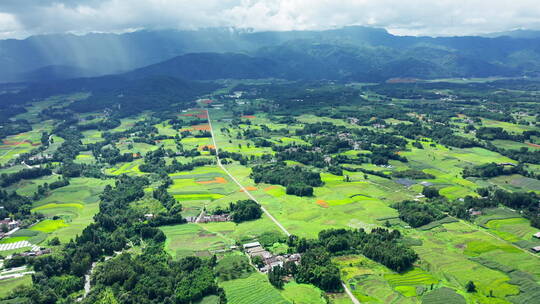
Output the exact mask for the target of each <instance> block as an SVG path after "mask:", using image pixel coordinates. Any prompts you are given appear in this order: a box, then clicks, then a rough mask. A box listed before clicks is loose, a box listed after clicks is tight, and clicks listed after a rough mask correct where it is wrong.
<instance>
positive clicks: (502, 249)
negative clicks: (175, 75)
mask: <svg viewBox="0 0 540 304" xmlns="http://www.w3.org/2000/svg"><path fill="white" fill-rule="evenodd" d="M375 97H378V96H377V95H372V96H371V97H370V98H371V99H373V98H375ZM58 102H65V100H63V101H60V100H51V101H50V103H49V105H54V104H57V103H58ZM201 102H202V101H200V102H199V103H200V104H201ZM245 102H250V101H249V100H245ZM259 102H266V101H259ZM396 102H399V100H398V101H396ZM201 106H203V107H204V106H208V105H206V104H201ZM350 110H354V107H350ZM39 111H41V110H39ZM39 111H38V110H36V109H34V108H32V109H31V111H29V112H28V113H25V116H24V117H27V118H32V117H34V118H32V119H33V120H32V123H33V124H34V123H35V120H36V118H35V116H36V114H37V113H39ZM210 113H211V115H212V118H213V120H212V125H213V131H214V133H215V136H216V138H215V140H216V145H217V146H218V147H219V150H220V151H227V152H232V153H239V154H241V155H242V156H244V157H247V159H250V160H253V159H256V157H257V156H261V155H275V153H276V152H275V151H274V150H273V149H272V147H268V146H267V147H263V146H260V147H257V146H256V145H255V142H256V140H254V139H253V138H250V137H248V136H243V135H242V134H244V133H245V132H247V131H248V130H250V129H251V130H256V131H257V132H260V133H258V135H259V136H257V137H262V138H264V139H266V140H268V141H269V142H270V143H272V144H274V145H276V146H287V145H305V146H309V145H310V138H309V136H298V135H296V133H295V130H299V129H302V128H303V127H304V126H305V125H306V124H312V123H319V122H330V123H333V124H335V125H337V126H343V127H346V128H348V129H358V128H368V129H369V130H375V131H377V132H379V131H380V132H389V133H390V132H392V131H391V130H388V129H387V130H378V129H376V128H374V127H373V126H359V125H356V124H352V123H350V122H349V120H348V119H338V118H329V117H322V116H317V115H314V114H303V115H299V116H296V117H295V119H296V120H294V122H291V123H278V122H276V119H275V117H274V116H273V115H270V114H267V113H258V112H256V113H254V114H249V115H238V113H235V114H233V113H232V112H229V111H226V110H218V109H212V110H210ZM149 115H150V114H149V113H144V114H141V115H139V116H136V117H129V118H123V119H121V124H120V126H118V127H116V128H114V129H112V130H108V131H107V132H119V131H125V130H128V129H129V128H131V127H132V126H134V125H135V123H137V122H138V121H141V120H142V119H145V118H147V117H148V116H149ZM178 117H179V118H181V119H182V120H183V121H185V122H186V123H187V124H186V125H182V128H181V129H180V130H176V129H174V128H173V127H171V125H170V124H168V122H167V121H163V122H161V123H157V124H155V125H154V127H155V128H157V130H158V134H157V135H160V136H166V137H169V138H167V139H160V140H156V141H155V144H148V143H140V142H134V141H133V139H132V138H129V136H128V138H122V139H120V140H118V141H117V142H115V143H114V144H111V146H113V145H114V147H116V148H118V149H119V151H120V153H133V154H137V157H138V158H137V159H135V160H133V161H131V162H121V163H116V164H114V165H109V164H106V163H101V162H100V160H99V159H96V158H94V156H93V153H92V152H91V151H90V150H86V151H82V152H80V153H79V154H78V155H77V156H76V157H75V159H74V162H75V163H77V164H83V165H93V164H99V165H100V169H101V172H102V173H103V179H97V178H87V177H76V178H70V184H69V185H68V186H65V187H61V188H57V189H54V190H51V191H50V192H49V193H48V194H47V195H45V196H44V197H40V198H39V199H36V200H35V202H34V204H33V206H32V209H31V211H32V212H36V213H37V212H39V213H41V214H43V215H44V216H45V219H43V220H42V221H40V222H39V223H37V224H35V225H32V226H30V227H26V228H25V229H21V230H19V231H18V232H17V233H15V234H14V235H12V236H11V237H9V238H5V239H2V240H0V244H9V243H15V242H20V241H28V242H30V243H31V244H39V245H42V246H46V244H47V242H46V241H47V240H50V239H52V238H54V237H58V238H59V239H60V241H61V242H62V243H64V244H65V243H67V242H68V241H69V240H70V239H72V238H74V237H75V236H76V235H77V234H79V233H81V231H82V230H83V229H84V228H85V227H86V226H87V225H89V224H90V223H92V222H93V216H94V215H95V214H96V213H97V212H98V211H99V203H100V202H99V194H100V193H101V192H102V190H103V188H104V187H105V186H106V185H112V184H113V183H114V178H116V177H119V176H121V175H123V174H125V175H131V176H142V175H144V176H146V177H148V178H149V180H150V182H151V185H150V186H148V188H146V189H144V190H145V193H146V195H145V196H144V198H143V199H141V200H138V201H135V202H131V204H130V205H131V206H132V207H133V208H134V209H135V210H138V211H140V212H142V213H144V214H147V213H153V214H155V213H159V212H160V211H164V207H163V205H161V203H160V202H159V201H158V200H156V199H155V198H153V197H152V190H153V189H154V188H155V187H156V185H158V182H159V177H158V176H157V174H153V173H144V172H142V171H141V170H140V167H141V165H143V164H144V163H145V159H144V156H145V155H146V154H147V153H148V152H150V151H153V150H156V149H158V148H159V147H160V146H163V147H164V148H165V149H168V150H171V151H173V152H181V150H180V149H179V148H178V146H177V139H172V138H171V137H173V136H176V135H177V134H180V133H181V132H182V131H190V132H192V133H196V132H199V131H209V130H210V129H209V128H210V125H209V124H206V123H201V121H199V120H198V121H197V122H196V123H195V122H193V120H192V119H195V118H196V119H205V118H207V116H206V112H205V111H204V110H201V109H191V110H188V111H185V112H182V113H179V114H178ZM335 117H339V116H335ZM373 119H374V118H373ZM456 119H457V118H456ZM233 121H234V124H233ZM384 121H385V123H387V124H388V125H389V126H393V125H396V124H399V123H407V124H408V123H410V122H409V121H406V120H398V119H394V118H386V119H385V120H384ZM459 121H461V120H459ZM458 126H459V127H463V126H465V123H462V122H460V123H458ZM476 126H477V127H479V126H480V125H479V124H478V125H476ZM482 126H490V127H502V128H503V129H505V130H507V131H508V132H511V133H512V134H521V133H522V132H523V131H527V130H533V129H535V127H533V126H525V125H517V124H512V123H506V122H500V121H495V120H489V119H482ZM52 127H53V124H52V123H50V122H45V123H44V124H42V125H41V126H38V125H37V124H34V129H33V130H32V131H29V132H25V133H21V134H17V135H13V136H10V137H7V138H6V139H4V140H3V142H2V143H0V165H2V164H6V163H7V162H9V161H10V160H12V159H14V158H16V157H17V155H18V154H21V153H26V152H28V151H30V150H31V149H33V148H36V147H39V145H40V144H39V142H40V136H41V131H42V129H43V130H51V129H52ZM390 128H391V127H390ZM283 130H285V131H283ZM82 134H83V136H84V137H83V139H82V143H83V144H91V143H97V142H100V141H102V140H103V139H104V138H103V132H102V131H98V130H88V131H83V132H82ZM459 134H460V136H463V137H466V138H469V139H471V138H474V134H472V133H465V132H463V131H462V130H461V131H459ZM154 135H156V134H154ZM193 135H194V134H191V135H188V136H184V137H182V138H181V140H180V143H181V145H182V146H183V148H184V150H191V149H196V150H198V151H200V152H201V155H200V156H196V157H190V156H187V155H186V154H184V155H180V156H179V155H178V154H181V153H178V154H176V155H175V154H173V153H171V154H169V155H168V156H167V157H165V158H164V159H165V162H166V164H170V163H171V162H172V161H173V159H176V160H177V161H179V162H181V163H187V162H191V161H193V160H194V159H196V158H206V159H210V158H213V156H212V155H210V152H208V151H206V150H208V149H207V148H209V149H214V148H215V146H214V142H213V141H212V138H210V137H195V136H193ZM162 138H165V137H162ZM53 139H54V142H55V143H54V144H53V145H51V146H50V147H49V148H48V149H47V150H46V152H47V153H54V151H56V149H58V147H59V146H60V145H61V143H62V142H63V140H62V139H61V138H59V137H53ZM532 140H533V141H534V140H536V139H534V138H533V139H532ZM407 142H408V144H407V145H406V148H405V149H403V150H400V151H399V152H397V153H398V154H399V155H401V156H404V157H406V158H407V160H408V161H407V162H401V161H397V160H390V161H389V163H388V165H385V166H380V165H375V164H372V163H367V162H363V163H355V164H352V165H350V168H353V169H350V170H351V171H347V170H345V171H344V172H343V176H338V175H334V174H332V173H329V172H328V170H325V169H321V168H316V167H312V166H310V165H307V164H302V163H300V162H298V161H293V160H288V161H287V162H286V163H287V165H289V166H293V165H297V166H301V167H304V168H308V169H310V170H314V171H316V172H319V173H320V176H321V179H322V181H323V183H324V184H323V185H322V186H320V187H315V188H314V194H313V196H308V197H306V196H303V197H300V196H295V195H288V194H287V193H286V188H285V187H283V186H281V185H277V184H266V183H259V184H256V183H255V182H254V181H253V179H252V178H251V177H250V174H251V172H252V169H251V168H250V166H251V164H250V165H242V164H240V162H238V161H232V160H231V159H228V161H227V162H226V164H225V168H226V170H227V171H229V172H230V174H232V175H233V176H234V177H235V178H236V179H237V180H238V181H239V182H240V183H241V184H242V185H243V186H244V187H246V188H247V189H248V191H249V192H250V193H251V194H252V195H253V196H254V197H255V198H256V199H257V200H258V201H259V202H260V203H261V204H262V205H263V206H264V207H265V209H266V210H268V212H269V213H271V214H272V216H273V217H275V218H276V219H277V220H278V221H279V223H281V224H282V225H283V226H284V227H285V228H286V229H287V230H288V231H289V232H291V233H292V234H295V235H297V236H300V237H306V238H316V237H317V236H318V234H319V232H320V231H322V230H324V229H331V228H350V229H360V228H362V229H366V230H368V231H369V230H371V229H373V228H376V227H381V226H383V225H387V226H389V227H391V229H397V230H399V231H400V233H401V234H402V235H403V236H404V238H405V239H406V241H407V242H408V243H411V244H413V245H412V248H413V249H414V251H415V252H416V253H417V254H418V256H419V259H418V260H417V262H416V263H415V264H414V266H413V267H412V268H411V269H409V270H407V271H405V272H403V273H396V272H394V271H392V270H390V269H388V268H386V267H384V266H382V265H381V264H379V263H376V262H374V261H372V260H370V259H368V258H366V257H364V256H362V255H360V254H355V255H345V256H338V257H334V258H333V261H334V262H335V263H336V264H337V266H338V267H339V270H340V273H341V277H342V280H343V282H344V283H345V284H346V285H347V286H348V287H349V289H350V290H351V292H352V293H353V295H354V296H355V297H356V298H357V299H358V300H359V301H360V302H361V303H406V304H408V303H411V304H412V303H427V304H431V303H434V304H438V303H456V304H462V303H485V304H488V303H497V304H498V303H527V300H530V299H531V298H530V297H531V296H530V295H531V294H533V295H534V294H535V293H534V292H536V291H535V290H538V289H539V288H540V285H539V284H538V282H540V256H539V255H538V254H535V253H533V252H531V251H530V248H531V247H533V246H540V240H538V239H535V238H533V237H532V235H533V234H534V233H536V232H538V231H539V229H536V228H533V227H532V226H531V222H530V221H529V220H528V219H526V218H524V217H523V214H521V213H519V212H517V211H514V210H511V209H509V208H506V207H504V208H503V207H498V208H491V209H483V210H482V212H481V214H480V215H479V216H476V217H473V218H472V219H471V220H470V221H464V220H460V219H457V218H454V217H451V216H446V215H445V216H446V217H445V218H444V219H442V220H439V221H436V222H432V223H430V224H428V225H424V226H422V227H419V228H417V229H414V228H411V227H410V226H409V225H408V224H407V223H406V222H404V221H402V220H401V219H400V218H399V213H398V211H397V210H396V209H394V208H392V207H391V206H392V205H393V204H394V203H396V202H400V201H403V200H416V201H418V202H419V203H423V202H425V198H424V197H423V196H421V195H420V193H421V192H422V189H423V187H424V186H423V185H422V183H424V184H426V183H428V184H429V185H432V186H433V187H435V188H436V189H437V190H438V191H439V193H440V195H441V196H443V197H445V198H446V199H448V201H449V202H450V203H452V202H457V201H458V200H460V199H463V198H464V197H466V196H475V197H477V196H478V194H477V192H476V190H477V189H478V188H480V187H497V188H501V189H504V190H507V191H534V192H536V193H540V181H539V180H538V179H537V178H534V176H531V175H529V177H526V176H523V175H517V174H514V175H501V176H497V177H493V178H471V177H469V178H464V177H463V176H462V171H463V169H465V168H468V167H472V166H478V165H482V164H486V163H491V162H494V163H517V161H516V160H514V159H511V158H509V157H506V156H504V155H502V154H500V153H497V152H493V151H490V150H487V149H484V148H480V147H475V148H452V147H447V146H443V145H440V144H437V143H435V142H434V141H433V140H432V139H430V138H424V139H422V147H423V148H422V149H420V148H418V147H416V146H415V145H413V141H411V140H410V139H407ZM150 143H152V142H150ZM493 144H494V145H496V146H498V147H502V148H504V149H521V148H525V147H527V148H529V149H536V147H533V146H531V145H528V144H527V143H521V142H516V141H510V140H494V141H493ZM364 148H365V147H362V149H364ZM358 153H364V154H369V153H371V152H370V151H367V150H360V149H358V150H347V151H345V150H340V151H339V152H338V153H335V154H333V155H332V156H337V155H338V154H339V155H341V156H348V157H355V156H356V155H357V154H358ZM139 157H140V158H139ZM260 162H261V163H264V162H263V161H260ZM52 166H53V169H55V170H57V169H58V167H59V166H58V164H53V165H52ZM24 168H25V166H24V164H14V166H12V167H5V168H0V173H14V172H17V171H20V170H21V169H24ZM526 168H528V170H529V171H531V172H536V171H538V170H540V166H539V165H534V164H527V166H526ZM358 169H359V170H358ZM360 170H363V171H364V172H362V171H360ZM366 170H367V171H366ZM404 170H417V171H421V172H424V173H427V174H431V175H433V178H429V179H407V181H406V182H403V181H402V182H399V181H398V180H397V179H395V178H383V177H380V176H377V175H376V174H377V172H379V173H385V174H388V175H391V174H393V173H395V172H397V171H404ZM353 171H354V172H353ZM372 171H376V172H372ZM168 175H169V177H170V178H171V181H172V183H171V185H170V186H169V188H168V189H167V190H168V192H169V193H170V194H171V195H172V196H173V197H174V199H175V200H176V201H177V202H179V203H180V204H181V205H182V207H183V208H182V216H183V217H184V218H185V217H196V216H198V215H199V214H201V212H203V211H205V212H211V211H212V210H214V209H216V208H218V207H219V208H226V207H227V206H229V203H231V202H236V201H238V200H244V199H247V198H248V196H247V195H246V193H244V192H243V191H241V190H240V188H239V187H238V185H237V184H236V183H235V182H234V181H233V179H231V178H230V177H229V175H228V174H227V173H226V172H225V171H224V170H223V169H221V168H220V167H219V166H217V164H209V165H205V166H200V167H196V168H194V169H193V170H189V171H181V172H175V173H169V174H168ZM345 176H347V177H348V181H346V179H345ZM59 178H60V175H58V174H53V175H50V176H44V177H40V178H36V179H31V180H21V181H19V182H17V183H15V184H13V185H11V186H9V187H7V190H9V191H17V193H19V194H21V195H25V196H32V195H33V194H34V192H36V191H37V189H38V187H39V186H43V185H44V184H45V183H47V184H50V183H52V182H54V181H57V180H58V179H59ZM159 229H161V231H163V233H164V234H165V236H166V241H165V244H164V247H165V250H166V251H167V252H168V253H169V254H170V255H171V256H172V257H173V258H174V259H180V258H182V257H186V256H200V257H210V256H212V255H213V254H217V256H218V257H219V258H223V257H224V256H227V255H228V254H229V253H231V252H232V254H237V255H242V256H244V255H243V253H242V252H239V251H235V250H234V249H231V246H234V245H239V244H243V243H246V242H251V241H255V240H258V239H259V238H260V236H261V235H263V234H265V233H268V232H274V233H281V230H280V229H279V228H278V227H277V226H276V225H275V223H274V222H272V221H271V220H270V218H269V217H267V215H265V214H263V216H262V217H261V218H260V219H257V220H252V221H246V222H242V223H239V224H237V223H234V222H212V223H187V224H179V225H169V226H161V227H159ZM282 245H283V244H282ZM287 248H288V246H286V245H283V246H281V247H279V244H278V246H277V247H275V248H272V249H270V250H271V251H273V252H274V251H275V252H286V250H287ZM13 252H17V251H10V252H9V253H13ZM6 253H7V252H6ZM523 274H526V279H524V278H523V277H525V276H524V275H523ZM529 277H530V278H529ZM469 281H474V283H475V285H476V288H477V292H475V293H468V292H466V290H465V285H466V284H467V282H469ZM30 283H31V280H29V276H25V277H23V278H20V279H16V280H5V281H0V290H1V291H0V297H1V296H2V292H4V293H5V292H6V291H8V290H12V289H13V288H15V287H16V286H17V285H21V284H30ZM219 285H220V287H222V288H223V289H224V291H225V294H226V296H227V299H228V303H233V304H236V303H238V304H243V303H246V304H247V303H249V304H252V303H255V304H257V303H260V304H263V303H264V304H266V303H268V304H274V303H278V304H279V303H283V304H286V303H290V304H293V303H296V304H304V303H305V304H308V303H315V304H317V303H321V304H323V303H333V304H342V303H351V301H350V299H349V298H348V297H347V295H345V294H343V293H324V292H322V291H321V290H320V289H318V288H316V287H315V286H313V285H307V284H299V283H297V282H295V281H294V280H293V279H291V280H290V281H287V282H286V284H285V285H284V288H283V289H276V288H274V287H273V286H272V285H271V284H270V283H269V281H268V278H267V276H266V275H264V274H261V273H259V272H257V271H255V270H254V271H253V272H246V273H245V274H244V275H242V276H241V277H240V278H236V279H231V280H221V279H220V280H219ZM531 290H533V291H532V292H531ZM218 302H219V299H218V298H217V297H216V296H208V297H205V298H203V299H202V300H201V301H199V302H197V303H201V304H214V303H218ZM530 303H532V302H530Z"/></svg>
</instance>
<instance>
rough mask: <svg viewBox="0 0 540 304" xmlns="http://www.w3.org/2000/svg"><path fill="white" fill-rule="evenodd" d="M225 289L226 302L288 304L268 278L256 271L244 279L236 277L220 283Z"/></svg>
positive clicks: (235, 303) (238, 303) (236, 303)
mask: <svg viewBox="0 0 540 304" xmlns="http://www.w3.org/2000/svg"><path fill="white" fill-rule="evenodd" d="M220 286H221V287H222V288H223V289H224V290H225V294H226V295H227V300H228V303H231V304H290V303H291V302H289V301H288V300H286V299H285V298H284V297H283V296H282V295H281V294H280V293H279V291H278V290H277V289H275V288H274V287H273V286H272V285H271V284H270V282H268V278H267V277H266V276H265V275H263V274H260V273H258V272H255V273H253V274H252V275H250V276H249V277H247V278H245V279H236V280H231V281H225V282H222V283H220Z"/></svg>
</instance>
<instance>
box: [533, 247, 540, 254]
mask: <svg viewBox="0 0 540 304" xmlns="http://www.w3.org/2000/svg"><path fill="white" fill-rule="evenodd" d="M531 250H532V251H533V252H534V253H539V252H540V246H536V247H533V248H531Z"/></svg>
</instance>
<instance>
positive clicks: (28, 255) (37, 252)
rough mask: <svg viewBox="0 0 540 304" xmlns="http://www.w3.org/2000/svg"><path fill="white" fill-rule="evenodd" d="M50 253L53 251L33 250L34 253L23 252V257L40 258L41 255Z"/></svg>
mask: <svg viewBox="0 0 540 304" xmlns="http://www.w3.org/2000/svg"><path fill="white" fill-rule="evenodd" d="M49 253H51V249H48V248H39V249H38V250H35V251H34V250H32V251H27V252H23V253H21V256H25V257H33V256H40V255H44V254H49Z"/></svg>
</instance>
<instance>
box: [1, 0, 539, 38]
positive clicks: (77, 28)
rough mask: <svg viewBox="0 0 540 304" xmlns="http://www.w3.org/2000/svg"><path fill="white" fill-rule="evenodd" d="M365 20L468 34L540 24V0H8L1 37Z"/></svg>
mask: <svg viewBox="0 0 540 304" xmlns="http://www.w3.org/2000/svg"><path fill="white" fill-rule="evenodd" d="M351 25H360V26H369V27H378V28H385V29H386V30H388V31H389V32H390V33H392V34H394V35H413V36H420V35H425V36H462V35H479V34H486V33H492V32H503V31H511V30H516V29H526V30H540V6H538V5H537V2H536V1H532V0H525V1H519V2H512V3H509V2H507V1H503V0H496V1H489V2H486V1H480V0H473V1H465V0H457V1H447V0H444V1H437V2H436V3H434V2H433V1H428V0H414V1H406V2H404V1H395V0H381V1H373V0H362V1H354V0H337V1H328V0H315V1H314V0H287V1H285V0H280V1H270V0H259V1H253V0H205V1H198V2H197V3H192V1H188V0H180V1H175V0H132V1H126V0H73V1H67V0H45V1H42V0H3V1H2V2H1V3H0V39H9V38H18V39H21V38H26V37H28V36H32V35H39V34H51V33H76V34H85V33H91V32H103V33H122V32H130V31H135V30H141V29H147V30H156V29H180V30H194V29H200V28H211V27H231V28H238V29H250V30H253V31H287V30H324V29H332V28H340V27H344V26H351Z"/></svg>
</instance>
